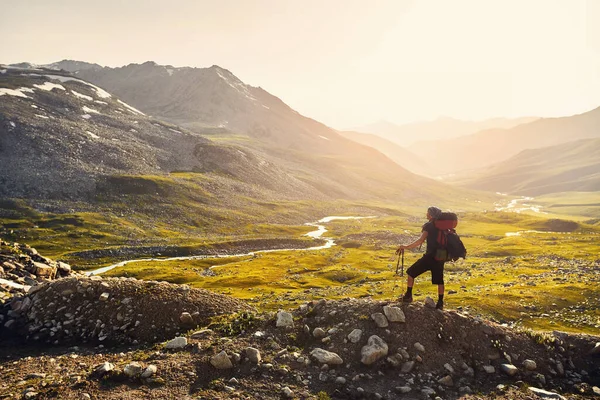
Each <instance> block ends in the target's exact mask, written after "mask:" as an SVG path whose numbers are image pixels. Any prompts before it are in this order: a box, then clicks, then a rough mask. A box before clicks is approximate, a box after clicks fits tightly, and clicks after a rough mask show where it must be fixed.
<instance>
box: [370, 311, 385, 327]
mask: <svg viewBox="0 0 600 400" xmlns="http://www.w3.org/2000/svg"><path fill="white" fill-rule="evenodd" d="M371 319H372V320H373V321H375V324H376V325H377V326H378V327H380V328H387V327H388V326H389V324H388V320H387V318H386V317H385V315H383V314H382V313H374V314H371Z"/></svg>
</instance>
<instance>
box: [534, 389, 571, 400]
mask: <svg viewBox="0 0 600 400" xmlns="http://www.w3.org/2000/svg"><path fill="white" fill-rule="evenodd" d="M529 391H531V392H533V393H535V394H536V395H538V396H540V397H542V398H544V399H559V400H566V399H565V398H564V397H563V396H561V395H560V394H558V393H554V392H548V391H546V390H544V389H539V388H536V387H533V386H529Z"/></svg>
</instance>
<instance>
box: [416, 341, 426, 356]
mask: <svg viewBox="0 0 600 400" xmlns="http://www.w3.org/2000/svg"><path fill="white" fill-rule="evenodd" d="M414 347H415V349H416V350H417V351H420V352H421V353H425V347H424V346H423V345H422V344H421V343H419V342H416V343H415V344H414Z"/></svg>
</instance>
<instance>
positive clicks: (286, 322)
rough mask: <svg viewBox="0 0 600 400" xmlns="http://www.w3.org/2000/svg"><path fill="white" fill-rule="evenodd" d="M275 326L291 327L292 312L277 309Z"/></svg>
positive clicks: (292, 321) (292, 320)
mask: <svg viewBox="0 0 600 400" xmlns="http://www.w3.org/2000/svg"><path fill="white" fill-rule="evenodd" d="M276 326H277V327H278V328H293V327H294V317H293V315H292V314H290V313H289V312H286V311H281V310H280V311H279V312H278V313H277V323H276Z"/></svg>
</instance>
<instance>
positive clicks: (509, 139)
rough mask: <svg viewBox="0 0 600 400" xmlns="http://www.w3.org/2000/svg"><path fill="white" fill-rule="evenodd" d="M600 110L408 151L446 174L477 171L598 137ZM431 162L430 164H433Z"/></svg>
mask: <svg viewBox="0 0 600 400" xmlns="http://www.w3.org/2000/svg"><path fill="white" fill-rule="evenodd" d="M599 125H600V108H597V109H595V110H591V111H588V112H586V113H583V114H579V115H573V116H569V117H562V118H542V119H539V120H536V121H533V122H530V123H526V124H522V125H518V126H516V127H514V128H511V129H491V130H484V131H480V132H477V133H475V134H472V135H468V136H463V137H459V138H455V139H450V140H443V141H431V142H425V143H420V144H418V145H417V144H415V145H413V146H410V147H409V150H411V151H412V152H414V153H415V154H417V155H419V156H421V157H425V156H427V157H428V159H431V160H434V161H435V165H433V167H435V168H437V169H438V170H440V171H443V173H445V174H449V173H456V172H458V171H463V170H469V169H479V168H482V167H486V166H490V165H492V164H495V163H498V162H501V161H504V160H507V159H508V158H510V157H512V156H514V155H516V154H518V153H519V152H521V151H523V150H526V149H537V148H542V147H547V146H555V145H559V144H563V143H567V142H571V141H574V140H579V139H593V138H598V137H600V131H598V129H597V128H598V126H599ZM434 161H432V164H433V162H434Z"/></svg>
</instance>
